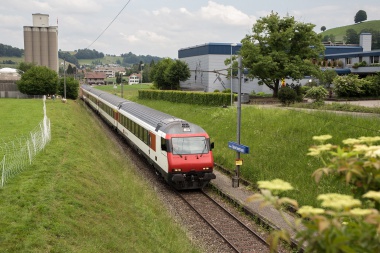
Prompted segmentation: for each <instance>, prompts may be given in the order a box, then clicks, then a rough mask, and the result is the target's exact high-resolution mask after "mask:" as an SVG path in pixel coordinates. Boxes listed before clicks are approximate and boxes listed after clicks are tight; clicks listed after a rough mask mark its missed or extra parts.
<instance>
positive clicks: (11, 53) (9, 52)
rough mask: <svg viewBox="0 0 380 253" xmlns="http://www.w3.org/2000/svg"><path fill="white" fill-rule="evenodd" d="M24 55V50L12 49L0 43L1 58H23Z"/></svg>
mask: <svg viewBox="0 0 380 253" xmlns="http://www.w3.org/2000/svg"><path fill="white" fill-rule="evenodd" d="M23 54H24V50H23V49H19V48H17V47H12V46H8V45H4V44H1V43H0V57H4V56H5V57H22V56H23Z"/></svg>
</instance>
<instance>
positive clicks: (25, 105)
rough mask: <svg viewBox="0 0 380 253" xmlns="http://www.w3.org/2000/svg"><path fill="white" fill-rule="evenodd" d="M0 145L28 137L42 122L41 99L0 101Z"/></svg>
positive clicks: (5, 99)
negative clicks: (6, 141)
mask: <svg viewBox="0 0 380 253" xmlns="http://www.w3.org/2000/svg"><path fill="white" fill-rule="evenodd" d="M0 108H1V110H0V115H1V120H0V126H1V127H0V129H1V131H0V143H1V141H2V140H3V141H5V140H12V139H16V138H17V137H20V136H25V135H28V134H29V132H30V131H32V130H33V129H34V128H35V127H38V124H39V122H41V121H42V118H43V115H44V112H43V102H42V100H41V99H30V100H19V99H7V98H2V99H0Z"/></svg>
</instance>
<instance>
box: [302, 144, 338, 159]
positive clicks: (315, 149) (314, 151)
mask: <svg viewBox="0 0 380 253" xmlns="http://www.w3.org/2000/svg"><path fill="white" fill-rule="evenodd" d="M332 148H333V145H331V144H324V145H318V146H313V147H311V148H309V151H310V152H309V153H307V155H310V156H319V155H320V154H321V153H322V152H324V151H329V150H331V149H332Z"/></svg>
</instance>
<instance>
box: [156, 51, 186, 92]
mask: <svg viewBox="0 0 380 253" xmlns="http://www.w3.org/2000/svg"><path fill="white" fill-rule="evenodd" d="M189 77H190V69H189V66H188V65H187V63H185V62H183V61H180V60H172V59H170V58H165V59H163V60H161V61H159V62H158V63H157V64H155V65H154V66H153V67H152V68H151V70H150V79H151V80H152V81H153V84H154V85H155V86H156V87H157V88H158V89H162V90H178V89H179V82H180V81H186V80H187V79H188V78H189Z"/></svg>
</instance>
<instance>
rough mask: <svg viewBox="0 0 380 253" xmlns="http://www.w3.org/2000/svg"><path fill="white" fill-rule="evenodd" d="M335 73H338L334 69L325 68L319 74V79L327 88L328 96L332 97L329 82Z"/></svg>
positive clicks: (330, 82)
mask: <svg viewBox="0 0 380 253" xmlns="http://www.w3.org/2000/svg"><path fill="white" fill-rule="evenodd" d="M337 75H338V74H337V73H336V71H335V70H334V69H326V70H325V71H322V72H321V74H320V77H319V81H320V83H321V84H322V85H323V86H324V87H326V89H327V90H328V92H329V98H331V97H332V88H331V84H332V83H333V80H334V78H335V77H336V76H337Z"/></svg>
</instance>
